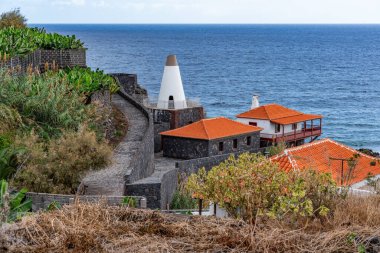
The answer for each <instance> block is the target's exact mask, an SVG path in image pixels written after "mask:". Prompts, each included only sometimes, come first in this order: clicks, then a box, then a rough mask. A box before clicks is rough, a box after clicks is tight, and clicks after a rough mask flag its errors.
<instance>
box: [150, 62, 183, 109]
mask: <svg viewBox="0 0 380 253" xmlns="http://www.w3.org/2000/svg"><path fill="white" fill-rule="evenodd" d="M157 107H158V108H159V109H183V108H187V104H186V97H185V92H184V90H183V85H182V78H181V73H180V71H179V66H178V63H177V57H176V56H175V55H169V56H168V58H167V60H166V66H165V69H164V75H163V76H162V82H161V88H160V94H159V96H158V103H157Z"/></svg>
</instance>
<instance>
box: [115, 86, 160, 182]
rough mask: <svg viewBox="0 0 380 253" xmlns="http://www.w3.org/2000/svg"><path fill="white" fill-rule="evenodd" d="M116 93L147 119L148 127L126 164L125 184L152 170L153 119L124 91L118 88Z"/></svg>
mask: <svg viewBox="0 0 380 253" xmlns="http://www.w3.org/2000/svg"><path fill="white" fill-rule="evenodd" d="M118 94H119V95H120V96H121V97H122V98H124V99H125V100H127V101H128V102H129V103H131V104H132V105H133V106H135V107H136V108H137V109H138V110H140V111H141V112H142V113H143V114H144V115H145V117H146V118H147V120H148V128H147V130H146V132H145V135H144V137H143V139H142V140H141V144H140V147H139V148H138V150H136V152H135V155H134V156H133V158H132V159H131V162H130V164H129V165H128V167H129V168H131V169H130V170H129V172H128V173H127V174H126V175H125V177H124V179H125V182H126V184H131V183H133V182H135V181H137V180H140V179H142V178H145V177H148V176H150V175H151V174H152V173H153V172H154V132H153V131H154V129H153V120H152V115H151V114H150V112H149V111H148V110H147V109H145V107H144V106H143V105H142V104H140V103H139V102H138V101H136V100H135V99H134V98H133V97H131V96H130V95H128V94H127V93H126V92H124V91H122V90H120V91H119V92H118Z"/></svg>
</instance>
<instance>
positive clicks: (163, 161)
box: [131, 152, 183, 185]
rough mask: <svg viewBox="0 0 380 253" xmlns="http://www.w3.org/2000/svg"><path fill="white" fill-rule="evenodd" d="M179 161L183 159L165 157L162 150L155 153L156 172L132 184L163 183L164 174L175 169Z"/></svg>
mask: <svg viewBox="0 0 380 253" xmlns="http://www.w3.org/2000/svg"><path fill="white" fill-rule="evenodd" d="M178 161H183V160H181V159H175V158H169V157H163V156H162V152H161V153H156V154H154V166H155V168H154V172H153V174H152V175H150V176H149V177H146V178H143V179H140V180H138V181H136V182H134V183H132V184H131V185H139V184H152V183H161V178H162V176H163V175H164V174H165V173H166V172H168V171H171V170H173V169H175V163H176V162H178Z"/></svg>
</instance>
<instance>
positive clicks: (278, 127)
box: [274, 124, 281, 133]
mask: <svg viewBox="0 0 380 253" xmlns="http://www.w3.org/2000/svg"><path fill="white" fill-rule="evenodd" d="M280 131H281V125H280V124H275V125H274V132H275V133H279V132H280Z"/></svg>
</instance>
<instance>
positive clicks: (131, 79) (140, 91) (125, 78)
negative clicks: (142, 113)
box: [110, 73, 148, 104]
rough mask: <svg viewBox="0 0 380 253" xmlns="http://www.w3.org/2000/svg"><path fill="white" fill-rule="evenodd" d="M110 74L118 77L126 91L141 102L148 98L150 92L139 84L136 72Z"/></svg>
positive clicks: (117, 79)
mask: <svg viewBox="0 0 380 253" xmlns="http://www.w3.org/2000/svg"><path fill="white" fill-rule="evenodd" d="M110 75H111V76H113V77H114V78H115V79H116V81H117V82H118V83H119V85H120V87H122V89H123V90H124V92H125V93H127V94H128V95H130V96H132V97H133V98H134V99H136V100H137V101H138V102H139V103H141V104H142V103H143V101H144V99H147V98H148V92H147V90H146V89H144V88H142V87H141V85H140V84H138V82H137V75H136V74H126V73H113V74H110Z"/></svg>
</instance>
